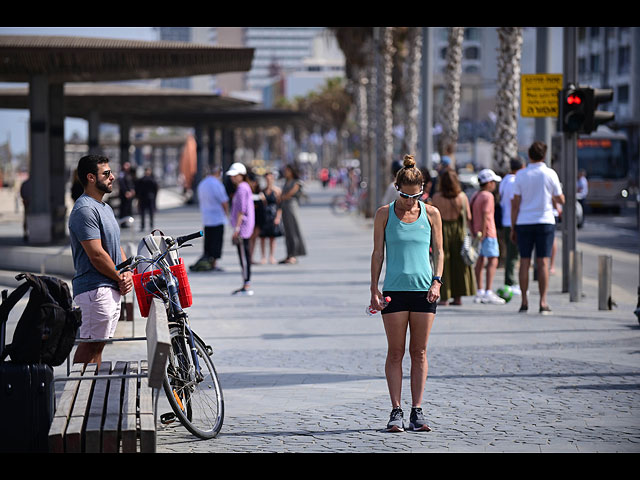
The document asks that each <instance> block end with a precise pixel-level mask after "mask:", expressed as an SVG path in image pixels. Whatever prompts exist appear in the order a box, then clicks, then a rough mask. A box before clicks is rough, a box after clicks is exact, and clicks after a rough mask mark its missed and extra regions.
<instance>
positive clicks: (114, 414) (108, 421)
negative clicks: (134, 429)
mask: <svg viewBox="0 0 640 480" xmlns="http://www.w3.org/2000/svg"><path fill="white" fill-rule="evenodd" d="M126 370H127V362H123V361H118V362H116V365H115V367H114V368H113V371H112V372H111V373H112V375H124V374H125V372H126ZM123 381H124V379H122V378H116V379H112V380H111V384H110V386H109V397H108V399H107V405H106V412H105V419H104V426H103V427H102V452H103V453H118V450H119V449H120V441H119V437H118V432H119V430H120V405H121V403H122V384H123Z"/></svg>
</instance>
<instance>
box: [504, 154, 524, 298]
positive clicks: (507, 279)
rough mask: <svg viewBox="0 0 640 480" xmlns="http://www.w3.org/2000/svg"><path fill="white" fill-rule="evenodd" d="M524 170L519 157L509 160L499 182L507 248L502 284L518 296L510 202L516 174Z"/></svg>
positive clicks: (516, 252) (517, 254) (516, 258)
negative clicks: (507, 169) (505, 173)
mask: <svg viewBox="0 0 640 480" xmlns="http://www.w3.org/2000/svg"><path fill="white" fill-rule="evenodd" d="M522 168H524V162H523V161H522V159H521V158H520V157H513V158H512V159H511V160H509V173H508V174H507V175H505V176H504V178H503V179H502V181H501V182H500V187H499V193H500V206H501V207H502V229H503V235H504V237H503V238H504V244H505V245H506V247H507V252H506V256H505V264H504V284H505V285H509V286H510V287H511V289H512V291H513V293H514V295H520V286H519V285H518V276H517V274H516V264H517V263H518V259H519V258H520V254H519V253H518V246H517V245H516V244H515V243H514V242H512V241H511V200H512V199H513V184H514V182H515V180H516V173H517V172H518V171H519V170H521V169H522Z"/></svg>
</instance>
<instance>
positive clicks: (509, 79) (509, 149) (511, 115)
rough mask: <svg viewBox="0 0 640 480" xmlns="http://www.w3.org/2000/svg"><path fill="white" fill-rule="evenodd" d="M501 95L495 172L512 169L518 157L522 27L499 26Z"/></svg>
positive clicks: (497, 106) (499, 79)
mask: <svg viewBox="0 0 640 480" xmlns="http://www.w3.org/2000/svg"><path fill="white" fill-rule="evenodd" d="M497 30H498V37H499V42H500V45H499V55H498V93H497V95H496V110H497V112H496V113H497V119H496V132H495V139H494V149H493V159H494V168H495V169H496V171H498V172H501V173H503V174H504V173H505V172H507V171H508V170H509V168H508V165H509V159H510V158H511V157H513V156H516V155H517V154H518V107H519V99H520V58H521V54H522V27H499V28H498V29H497Z"/></svg>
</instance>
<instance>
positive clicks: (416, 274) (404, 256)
mask: <svg viewBox="0 0 640 480" xmlns="http://www.w3.org/2000/svg"><path fill="white" fill-rule="evenodd" d="M418 204H420V215H419V216H418V218H417V220H416V221H415V222H411V223H406V222H402V221H401V220H400V219H399V218H398V216H397V215H396V213H395V210H394V206H395V202H391V204H390V205H389V219H388V220H387V226H386V228H385V231H384V238H385V244H386V254H387V255H386V256H387V269H386V273H385V279H384V290H385V291H407V292H416V291H418V292H421V291H423V292H426V291H428V290H429V288H430V287H431V276H432V275H433V273H432V271H431V262H430V260H429V245H430V244H431V224H429V219H428V218H427V210H426V208H425V206H424V204H423V203H422V202H418Z"/></svg>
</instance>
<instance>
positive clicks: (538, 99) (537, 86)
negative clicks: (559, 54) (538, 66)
mask: <svg viewBox="0 0 640 480" xmlns="http://www.w3.org/2000/svg"><path fill="white" fill-rule="evenodd" d="M559 90H562V74H561V73H536V74H531V75H521V79H520V92H521V94H520V97H521V101H520V105H521V106H520V115H522V116H523V117H557V116H558V91H559Z"/></svg>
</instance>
